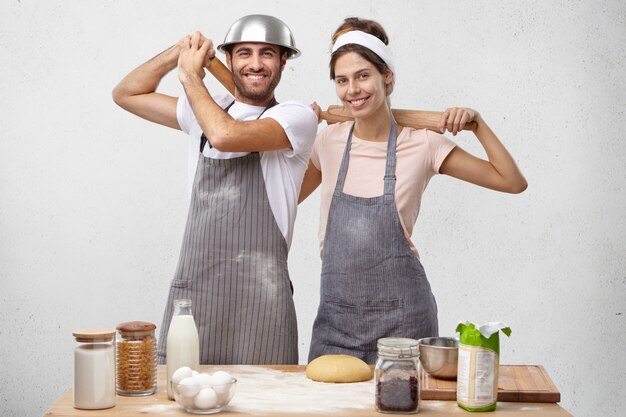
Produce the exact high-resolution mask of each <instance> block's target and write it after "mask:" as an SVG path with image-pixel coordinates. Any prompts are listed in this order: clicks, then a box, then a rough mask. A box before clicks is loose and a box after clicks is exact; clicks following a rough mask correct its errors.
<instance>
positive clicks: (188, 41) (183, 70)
mask: <svg viewBox="0 0 626 417" xmlns="http://www.w3.org/2000/svg"><path fill="white" fill-rule="evenodd" d="M178 46H179V47H180V54H179V55H178V78H179V79H180V82H181V83H182V84H183V85H184V84H186V83H189V82H192V81H194V80H195V81H199V80H202V79H203V78H204V75H205V71H204V68H206V67H208V66H209V64H210V63H211V60H212V59H213V58H215V50H214V49H213V41H211V40H210V39H208V38H206V37H204V36H203V35H202V34H201V33H200V32H195V33H194V34H193V35H191V36H186V37H184V38H183V39H181V40H180V41H179V42H178Z"/></svg>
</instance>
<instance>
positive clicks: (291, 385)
mask: <svg viewBox="0 0 626 417" xmlns="http://www.w3.org/2000/svg"><path fill="white" fill-rule="evenodd" d="M231 374H232V375H233V376H234V377H235V378H237V390H236V392H235V397H234V398H233V400H232V401H231V402H230V404H229V405H228V406H227V409H228V410H230V411H233V412H239V413H249V414H257V413H258V414H262V413H265V412H268V411H270V412H272V413H296V412H301V413H302V412H309V413H317V412H320V413H330V412H341V411H348V410H349V409H364V408H373V407H374V382H373V380H370V381H366V382H356V383H345V384H334V383H325V382H315V381H311V380H310V379H308V378H307V377H306V376H305V375H304V373H302V372H281V371H277V370H273V369H267V368H254V369H252V370H245V371H242V372H237V371H233V372H232V373H231Z"/></svg>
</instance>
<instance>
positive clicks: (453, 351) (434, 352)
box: [417, 337, 459, 379]
mask: <svg viewBox="0 0 626 417" xmlns="http://www.w3.org/2000/svg"><path fill="white" fill-rule="evenodd" d="M417 343H418V344H419V350H420V362H421V363H422V369H423V370H424V371H425V372H427V373H428V374H429V375H432V376H434V377H435V378H439V379H456V368H457V364H458V357H459V340H458V339H455V338H454V337H425V338H423V339H419V340H418V341H417Z"/></svg>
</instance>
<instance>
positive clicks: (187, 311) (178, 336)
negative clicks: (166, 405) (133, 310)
mask: <svg viewBox="0 0 626 417" xmlns="http://www.w3.org/2000/svg"><path fill="white" fill-rule="evenodd" d="M166 351H167V381H166V386H167V396H168V398H169V399H170V400H173V399H174V392H173V391H172V383H171V381H172V374H173V373H174V372H175V371H176V370H177V369H178V368H180V367H181V366H188V367H190V368H191V369H194V370H196V371H197V370H198V365H199V362H200V342H199V338H198V329H197V327H196V323H195V321H194V320H193V315H192V312H191V300H189V299H180V300H174V315H173V316H172V321H171V323H170V327H169V330H168V332H167V349H166Z"/></svg>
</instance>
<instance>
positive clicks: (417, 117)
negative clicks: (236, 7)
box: [208, 58, 476, 132]
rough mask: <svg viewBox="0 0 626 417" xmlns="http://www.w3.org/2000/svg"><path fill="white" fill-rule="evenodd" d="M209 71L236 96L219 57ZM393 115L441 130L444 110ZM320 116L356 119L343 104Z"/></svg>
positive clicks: (395, 112) (472, 125)
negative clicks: (440, 124) (440, 122)
mask: <svg viewBox="0 0 626 417" xmlns="http://www.w3.org/2000/svg"><path fill="white" fill-rule="evenodd" d="M208 70H209V72H210V73H211V74H212V75H213V76H214V77H215V78H216V79H217V80H218V81H219V82H220V84H222V85H223V86H224V87H226V89H227V90H228V91H229V92H230V94H232V95H233V96H235V83H234V82H233V76H232V74H231V72H230V70H229V69H228V68H226V66H225V65H224V64H223V63H222V61H220V60H219V59H217V58H213V60H211V64H210V65H209V68H208ZM391 111H392V113H393V117H394V118H395V119H396V122H398V124H399V125H401V126H406V127H412V128H414V129H428V130H433V131H435V132H439V127H438V125H439V119H440V118H441V114H442V112H438V111H424V110H402V109H391ZM320 118H321V119H323V120H325V121H326V123H328V124H333V123H340V122H346V121H349V120H354V118H353V117H352V114H351V113H350V110H349V109H347V108H345V107H342V106H328V109H327V110H326V111H322V113H321V115H320ZM475 128H476V123H475V122H470V123H467V124H466V125H465V127H464V129H463V130H473V129H475Z"/></svg>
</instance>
